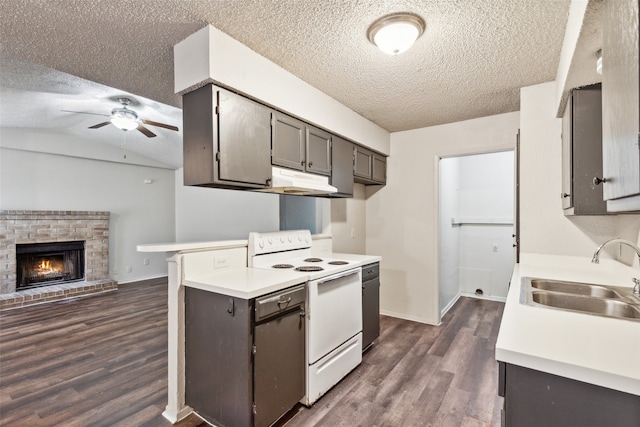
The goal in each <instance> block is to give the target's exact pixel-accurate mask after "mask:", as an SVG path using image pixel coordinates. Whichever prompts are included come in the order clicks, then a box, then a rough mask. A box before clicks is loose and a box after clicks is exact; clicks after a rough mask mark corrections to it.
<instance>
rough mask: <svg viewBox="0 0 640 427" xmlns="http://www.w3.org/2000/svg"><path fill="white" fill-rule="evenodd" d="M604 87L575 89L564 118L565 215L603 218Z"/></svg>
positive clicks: (593, 86)
mask: <svg viewBox="0 0 640 427" xmlns="http://www.w3.org/2000/svg"><path fill="white" fill-rule="evenodd" d="M594 177H602V90H601V85H600V84H597V85H592V86H586V87H582V88H578V89H573V90H572V91H571V94H570V95H569V100H568V102H567V106H566V108H565V112H564V115H563V117H562V194H561V197H562V208H563V209H564V213H565V215H603V214H606V213H607V204H606V202H605V201H604V200H603V198H602V186H601V185H594V183H593V179H594Z"/></svg>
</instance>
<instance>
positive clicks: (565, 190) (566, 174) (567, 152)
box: [560, 95, 573, 209]
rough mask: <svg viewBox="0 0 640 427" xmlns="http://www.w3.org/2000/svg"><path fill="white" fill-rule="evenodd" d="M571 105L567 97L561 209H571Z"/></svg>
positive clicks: (563, 121)
mask: <svg viewBox="0 0 640 427" xmlns="http://www.w3.org/2000/svg"><path fill="white" fill-rule="evenodd" d="M571 104H572V97H571V95H570V96H569V99H568V101H567V106H566V107H565V109H564V114H563V116H562V193H561V194H560V196H561V197H562V209H569V208H572V207H573V188H571V184H572V180H571V175H572V173H571V171H572V166H573V162H572V161H571V156H572V147H573V144H572V139H571V128H572V126H571V119H572V114H571V108H572V107H571Z"/></svg>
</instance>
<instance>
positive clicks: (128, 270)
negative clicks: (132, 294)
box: [127, 265, 133, 273]
mask: <svg viewBox="0 0 640 427" xmlns="http://www.w3.org/2000/svg"><path fill="white" fill-rule="evenodd" d="M132 271H133V267H131V266H130V265H127V273H131V272H132Z"/></svg>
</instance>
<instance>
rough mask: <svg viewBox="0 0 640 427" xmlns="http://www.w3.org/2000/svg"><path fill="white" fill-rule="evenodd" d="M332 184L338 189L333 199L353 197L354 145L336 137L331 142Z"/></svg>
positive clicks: (332, 195)
mask: <svg viewBox="0 0 640 427" xmlns="http://www.w3.org/2000/svg"><path fill="white" fill-rule="evenodd" d="M330 182H331V185H333V186H334V187H336V188H337V189H338V192H337V193H333V194H331V197H353V143H352V142H351V141H347V140H346V139H343V138H340V137H339V136H335V135H334V136H333V139H332V142H331V180H330Z"/></svg>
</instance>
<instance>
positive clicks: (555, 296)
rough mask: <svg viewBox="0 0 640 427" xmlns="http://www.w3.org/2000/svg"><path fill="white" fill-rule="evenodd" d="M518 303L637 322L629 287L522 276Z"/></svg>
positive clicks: (638, 310) (639, 312)
mask: <svg viewBox="0 0 640 427" xmlns="http://www.w3.org/2000/svg"><path fill="white" fill-rule="evenodd" d="M521 286H522V287H521V290H520V303H521V304H526V305H530V306H538V307H547V308H552V309H558V310H568V311H575V312H580V313H587V314H593V315H596V316H604V317H614V318H616V319H624V320H631V321H636V322H640V298H639V297H637V296H635V295H633V292H632V289H631V288H624V287H620V286H609V285H594V284H590V283H578V282H565V281H559V280H551V279H536V278H532V277H523V278H522V284H521Z"/></svg>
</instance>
